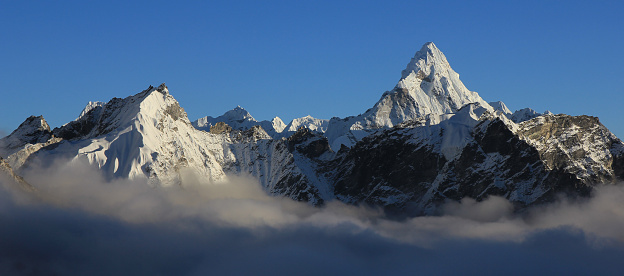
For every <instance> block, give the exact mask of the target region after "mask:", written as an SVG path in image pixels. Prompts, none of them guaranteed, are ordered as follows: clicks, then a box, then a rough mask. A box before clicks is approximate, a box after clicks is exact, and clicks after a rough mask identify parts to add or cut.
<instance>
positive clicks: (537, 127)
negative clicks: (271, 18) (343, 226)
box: [0, 43, 624, 216]
mask: <svg viewBox="0 0 624 276" xmlns="http://www.w3.org/2000/svg"><path fill="white" fill-rule="evenodd" d="M0 142H1V143H2V144H1V145H0V154H2V156H3V157H4V158H6V160H7V164H8V165H9V167H12V169H15V170H16V171H17V172H18V173H29V172H33V170H35V171H34V172H35V173H36V169H37V168H38V166H50V165H51V164H53V163H55V162H59V161H63V160H69V161H70V162H78V161H80V160H82V161H83V162H88V163H90V164H92V165H93V166H96V167H98V168H99V169H100V170H101V171H102V173H103V174H104V175H106V176H107V177H109V178H133V179H144V180H146V182H147V183H149V184H150V185H153V186H159V185H183V183H184V181H183V180H184V179H183V178H184V177H185V174H184V173H183V172H184V170H191V171H193V172H195V173H196V174H198V175H199V176H200V178H201V179H206V180H207V181H209V182H220V181H223V180H225V179H227V177H228V175H249V176H252V177H254V178H256V179H258V180H259V181H260V183H261V184H262V186H263V187H264V189H265V190H266V192H267V193H269V194H271V195H275V196H286V197H289V198H292V199H295V200H300V201H306V202H309V203H310V204H313V205H322V204H324V203H325V202H328V201H332V200H340V201H342V202H346V203H349V204H354V205H359V204H365V205H372V206H381V207H383V208H385V209H386V210H387V211H388V212H391V213H393V214H396V215H398V216H404V215H408V216H413V215H423V214H436V213H437V212H439V206H440V205H441V204H444V203H445V202H447V201H449V200H453V201H458V200H461V199H462V198H464V197H471V198H475V199H477V200H482V199H485V198H487V197H488V196H492V195H496V196H501V197H504V198H507V199H509V200H510V201H511V202H512V203H514V204H515V206H516V207H517V208H518V209H522V208H525V207H527V206H532V205H535V204H540V203H543V202H549V201H552V200H554V199H555V198H556V196H557V195H558V194H566V195H568V196H571V197H578V196H586V195H589V194H591V192H592V191H593V188H594V187H596V186H597V185H604V184H605V183H614V182H616V181H619V180H621V179H623V178H624V143H623V142H622V141H621V140H620V139H618V138H617V137H616V136H615V135H613V134H612V133H611V132H610V131H609V130H608V129H607V128H606V127H604V126H603V125H602V124H601V123H600V121H599V120H598V119H597V118H595V117H591V116H569V115H565V114H558V115H554V114H552V113H550V112H546V113H538V112H535V111H533V110H531V109H522V110H519V111H516V112H514V113H512V112H511V111H510V110H509V109H508V108H507V107H506V106H505V104H504V103H502V102H490V103H487V102H485V101H484V100H483V99H482V98H481V97H480V96H479V95H478V94H477V93H476V92H472V91H470V90H468V89H467V88H466V87H465V86H464V85H463V83H462V82H461V81H460V79H459V75H458V74H457V73H456V72H455V71H453V69H452V68H451V66H450V65H449V63H448V60H447V59H446V57H445V56H444V54H443V53H442V52H441V51H440V50H439V49H438V48H437V47H436V46H435V45H434V44H433V43H427V44H425V45H424V46H423V47H422V48H421V49H420V51H418V52H417V53H416V54H415V55H414V57H413V58H412V59H411V60H410V62H409V63H408V65H407V67H406V68H405V70H403V71H402V73H401V78H400V79H399V82H398V84H397V85H396V86H395V87H394V88H393V89H392V90H390V91H387V92H385V93H383V95H382V96H381V99H380V100H379V101H378V102H377V103H375V104H374V105H373V107H372V108H370V109H368V110H367V111H365V112H364V113H362V114H360V115H357V116H351V117H347V118H336V117H335V118H332V119H330V120H322V119H316V118H313V117H311V116H306V117H303V118H298V119H295V120H293V121H292V122H290V123H289V124H288V125H284V123H283V122H282V121H281V120H280V119H279V118H277V117H276V118H275V119H273V120H272V121H262V122H258V121H257V120H255V119H254V118H253V117H252V116H251V114H249V112H247V111H246V110H245V109H243V108H241V107H236V108H234V109H233V110H230V111H228V112H226V113H225V114H223V115H221V116H218V117H210V116H206V117H204V118H200V119H198V120H196V121H195V122H193V123H191V122H190V121H189V119H188V117H187V114H186V112H185V111H184V109H183V108H181V107H180V105H179V103H178V102H177V101H176V100H175V99H174V98H173V96H172V95H171V94H169V90H168V88H167V87H166V86H165V85H164V84H162V85H160V86H158V87H156V88H155V87H152V86H150V87H149V88H148V89H146V90H144V91H141V92H139V93H137V94H135V95H132V96H128V97H126V98H123V99H121V98H113V99H111V100H110V101H109V102H107V103H93V102H90V103H89V104H87V106H86V107H85V108H84V109H83V111H82V112H81V114H80V116H78V118H77V119H76V120H74V121H72V122H69V123H67V124H65V125H63V126H61V127H58V128H55V129H53V130H50V128H49V126H47V124H46V123H45V120H44V119H43V117H41V116H40V117H30V118H28V119H27V120H26V121H25V122H24V123H23V124H22V125H20V127H18V129H16V130H15V131H14V132H13V133H11V134H10V135H9V136H7V137H5V138H3V139H1V140H0Z"/></svg>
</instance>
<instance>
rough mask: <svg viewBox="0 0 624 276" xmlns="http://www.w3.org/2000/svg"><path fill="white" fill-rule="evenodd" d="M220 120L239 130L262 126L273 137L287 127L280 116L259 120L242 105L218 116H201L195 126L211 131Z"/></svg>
mask: <svg viewBox="0 0 624 276" xmlns="http://www.w3.org/2000/svg"><path fill="white" fill-rule="evenodd" d="M218 122H223V123H225V124H227V125H229V126H230V127H232V128H233V129H237V130H248V129H250V128H252V127H254V126H261V127H262V128H263V129H264V130H265V131H266V132H267V133H268V134H269V135H270V136H271V137H277V135H278V134H279V133H281V132H282V131H283V130H284V129H285V128H286V125H285V124H284V122H283V121H282V119H280V118H279V117H275V118H273V120H271V121H261V122H258V121H257V120H256V119H254V117H252V116H251V114H249V112H247V110H245V109H244V108H242V107H240V106H237V107H236V108H234V109H232V110H230V111H227V112H225V113H224V114H223V115H221V116H219V117H216V118H214V117H210V116H206V117H203V118H199V119H197V120H195V121H193V126H195V128H197V129H199V130H204V131H210V128H211V127H212V126H214V125H215V124H217V123H218Z"/></svg>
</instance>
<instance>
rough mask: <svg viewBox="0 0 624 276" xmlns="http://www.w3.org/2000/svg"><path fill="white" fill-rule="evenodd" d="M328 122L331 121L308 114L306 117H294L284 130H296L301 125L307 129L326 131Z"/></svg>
mask: <svg viewBox="0 0 624 276" xmlns="http://www.w3.org/2000/svg"><path fill="white" fill-rule="evenodd" d="M328 123H329V120H325V119H317V118H314V117H312V116H310V115H308V116H305V117H301V118H296V119H293V120H292V121H291V122H290V123H289V124H288V125H287V126H286V127H285V128H284V131H288V132H295V131H297V130H298V129H299V128H300V127H305V128H307V129H310V130H313V131H318V132H325V131H327V125H328Z"/></svg>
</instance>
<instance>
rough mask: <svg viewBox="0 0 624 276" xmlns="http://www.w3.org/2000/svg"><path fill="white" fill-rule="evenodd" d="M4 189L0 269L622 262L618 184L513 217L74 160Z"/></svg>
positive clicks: (445, 270) (549, 268) (392, 268)
mask: <svg viewBox="0 0 624 276" xmlns="http://www.w3.org/2000/svg"><path fill="white" fill-rule="evenodd" d="M26 179H27V180H28V181H29V182H30V183H31V184H33V185H35V186H36V187H37V188H38V190H39V191H38V192H37V193H36V194H24V193H21V192H20V191H19V190H16V189H14V186H12V185H10V183H8V182H7V181H3V183H2V184H3V185H2V189H0V225H2V227H0V274H2V275H13V274H15V275H38V274H60V275H74V274H82V275H84V274H89V275H110V274H117V275H119V274H126V275H127V274H154V275H205V274H208V273H210V274H229V275H232V274H234V275H237V274H238V275H245V274H247V275H248V274H254V275H258V274H260V275H269V274H270V275H275V274H297V275H301V274H303V275H311V274H332V275H336V274H364V275H375V274H377V275H378V274H388V273H392V274H398V273H409V274H414V273H418V274H436V275H441V274H442V275H444V274H446V275H450V274H460V273H461V274H483V273H491V274H502V273H506V274H509V273H510V274H529V273H540V274H545V273H557V274H564V273H565V274H615V273H618V272H619V271H621V269H622V268H623V265H621V260H622V257H624V243H623V241H624V234H623V233H624V231H622V230H624V202H623V201H622V200H621V199H622V198H623V196H624V187H622V186H621V185H607V186H604V187H601V188H599V189H597V191H596V193H595V195H594V196H593V197H592V198H590V199H586V200H580V201H575V202H571V201H569V200H565V199H561V200H559V201H557V202H556V203H553V204H549V205H545V206H541V207H539V208H535V209H533V210H530V211H527V212H525V213H522V214H514V213H512V207H511V204H510V203H509V202H508V201H506V200H505V199H503V198H499V197H491V198H489V199H487V200H485V201H483V202H476V201H474V200H472V199H464V200H462V202H459V203H449V204H447V205H446V206H445V207H444V215H442V216H438V217H416V218H410V219H406V220H403V221H395V220H391V219H388V218H386V217H385V216H384V214H383V212H382V211H381V210H376V209H370V208H364V207H355V206H349V205H345V204H341V203H339V202H330V203H329V204H327V206H325V207H323V208H315V207H312V206H309V205H307V204H305V203H300V202H294V201H292V200H290V199H285V198H278V197H270V196H267V195H266V194H265V193H264V191H263V190H262V189H261V187H260V185H259V184H258V183H257V181H255V180H253V179H251V178H244V177H230V179H229V181H228V182H226V183H218V184H214V183H203V182H202V180H201V179H198V178H196V177H195V176H194V175H193V174H192V173H191V172H186V173H184V177H183V185H182V187H180V186H175V187H157V188H152V187H150V186H149V185H147V183H146V182H145V181H142V180H122V179H119V180H113V181H106V180H105V179H104V178H103V177H102V176H101V175H100V173H99V172H98V171H97V170H94V169H93V168H91V167H90V166H86V165H83V164H80V163H75V162H74V163H62V164H59V165H57V166H55V167H54V168H50V169H46V170H38V172H37V173H26Z"/></svg>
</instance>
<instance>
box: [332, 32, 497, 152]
mask: <svg viewBox="0 0 624 276" xmlns="http://www.w3.org/2000/svg"><path fill="white" fill-rule="evenodd" d="M469 103H479V104H480V105H481V106H482V107H483V108H486V109H488V110H493V108H492V107H491V106H490V105H489V104H488V103H487V102H485V101H484V100H483V99H481V97H479V94H477V93H476V92H472V91H470V90H468V89H467V88H466V86H464V84H463V83H462V82H461V81H460V80H459V74H457V73H456V72H455V71H453V69H452V68H451V66H450V65H449V63H448V61H447V59H446V57H445V56H444V54H443V53H442V52H441V51H440V50H439V49H438V48H437V47H436V46H435V44H433V43H432V42H428V43H426V44H425V45H423V47H422V48H421V49H420V51H418V52H416V54H415V55H414V57H413V58H412V59H411V60H410V62H409V63H408V64H407V67H406V68H405V69H404V70H403V71H402V72H401V78H400V79H399V82H398V84H397V85H396V86H395V87H394V89H392V90H391V91H387V92H385V93H384V94H383V95H382V96H381V99H380V100H379V101H378V102H377V103H376V104H375V105H374V106H373V107H372V108H371V109H369V110H367V111H366V112H364V113H363V114H360V115H358V116H354V117H348V118H344V119H339V118H332V119H331V120H330V122H329V126H328V129H327V132H326V136H327V137H328V138H329V142H330V144H331V146H332V148H333V149H339V148H340V147H341V145H345V146H348V147H350V146H353V145H354V144H355V143H356V142H357V141H360V140H361V139H362V138H363V137H365V136H367V135H368V134H370V133H372V131H373V130H375V129H380V128H390V127H393V126H396V125H398V124H401V123H403V122H405V121H410V120H415V119H417V118H422V117H426V116H436V115H441V114H448V113H454V112H456V111H457V110H459V109H460V108H461V107H463V106H465V105H466V104H469Z"/></svg>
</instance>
